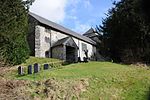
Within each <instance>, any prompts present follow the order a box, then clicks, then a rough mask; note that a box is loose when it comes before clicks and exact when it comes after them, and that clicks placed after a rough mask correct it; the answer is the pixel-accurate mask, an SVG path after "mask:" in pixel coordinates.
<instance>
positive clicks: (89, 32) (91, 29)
mask: <svg viewBox="0 0 150 100" xmlns="http://www.w3.org/2000/svg"><path fill="white" fill-rule="evenodd" d="M94 32H95V31H94V29H93V28H90V29H89V30H88V31H87V32H85V33H84V34H83V35H88V34H91V33H94Z"/></svg>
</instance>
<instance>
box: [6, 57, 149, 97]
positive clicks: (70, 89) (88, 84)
mask: <svg viewBox="0 0 150 100" xmlns="http://www.w3.org/2000/svg"><path fill="white" fill-rule="evenodd" d="M35 62H36V63H39V64H44V63H48V62H59V60H57V59H48V58H34V57H31V58H30V59H28V60H27V62H26V63H24V64H22V65H23V66H27V65H29V64H34V63H35ZM25 70H26V67H25ZM10 74H11V77H9V79H11V80H12V79H13V80H19V81H22V80H23V81H27V83H28V85H26V92H29V94H28V96H29V98H32V99H35V100H36V99H37V98H38V99H44V100H45V99H48V100H50V99H52V98H54V100H58V99H60V100H64V99H66V100H70V99H72V100H76V99H81V100H148V97H149V96H150V94H149V93H150V92H149V91H150V69H149V68H148V67H136V66H133V65H121V64H115V63H110V62H89V63H76V64H70V65H65V66H56V67H55V66H54V67H53V68H51V69H48V70H43V66H42V65H41V71H40V72H39V73H36V74H32V75H27V73H26V72H25V75H23V76H18V75H17V68H16V69H15V70H14V71H11V73H9V74H7V76H8V75H9V76H10ZM26 95H27V94H26Z"/></svg>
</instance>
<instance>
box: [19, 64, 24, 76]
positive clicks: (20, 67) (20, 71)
mask: <svg viewBox="0 0 150 100" xmlns="http://www.w3.org/2000/svg"><path fill="white" fill-rule="evenodd" d="M23 74H24V72H23V67H22V66H19V67H18V75H23Z"/></svg>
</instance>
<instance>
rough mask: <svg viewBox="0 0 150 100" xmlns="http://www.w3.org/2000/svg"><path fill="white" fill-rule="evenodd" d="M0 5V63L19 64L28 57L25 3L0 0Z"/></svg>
mask: <svg viewBox="0 0 150 100" xmlns="http://www.w3.org/2000/svg"><path fill="white" fill-rule="evenodd" d="M0 5H1V6H0V15H1V16H0V64H1V66H2V65H4V64H12V65H16V64H20V63H22V62H24V61H25V60H26V59H27V58H28V57H29V49H28V44H27V40H26V37H27V33H28V32H27V30H28V22H27V21H28V19H27V18H28V17H27V10H26V8H25V5H26V4H25V3H23V1H22V0H1V1H0Z"/></svg>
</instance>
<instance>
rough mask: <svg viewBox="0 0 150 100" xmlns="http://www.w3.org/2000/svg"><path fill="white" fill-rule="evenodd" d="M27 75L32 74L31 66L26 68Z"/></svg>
mask: <svg viewBox="0 0 150 100" xmlns="http://www.w3.org/2000/svg"><path fill="white" fill-rule="evenodd" d="M28 74H32V65H29V66H28Z"/></svg>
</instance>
